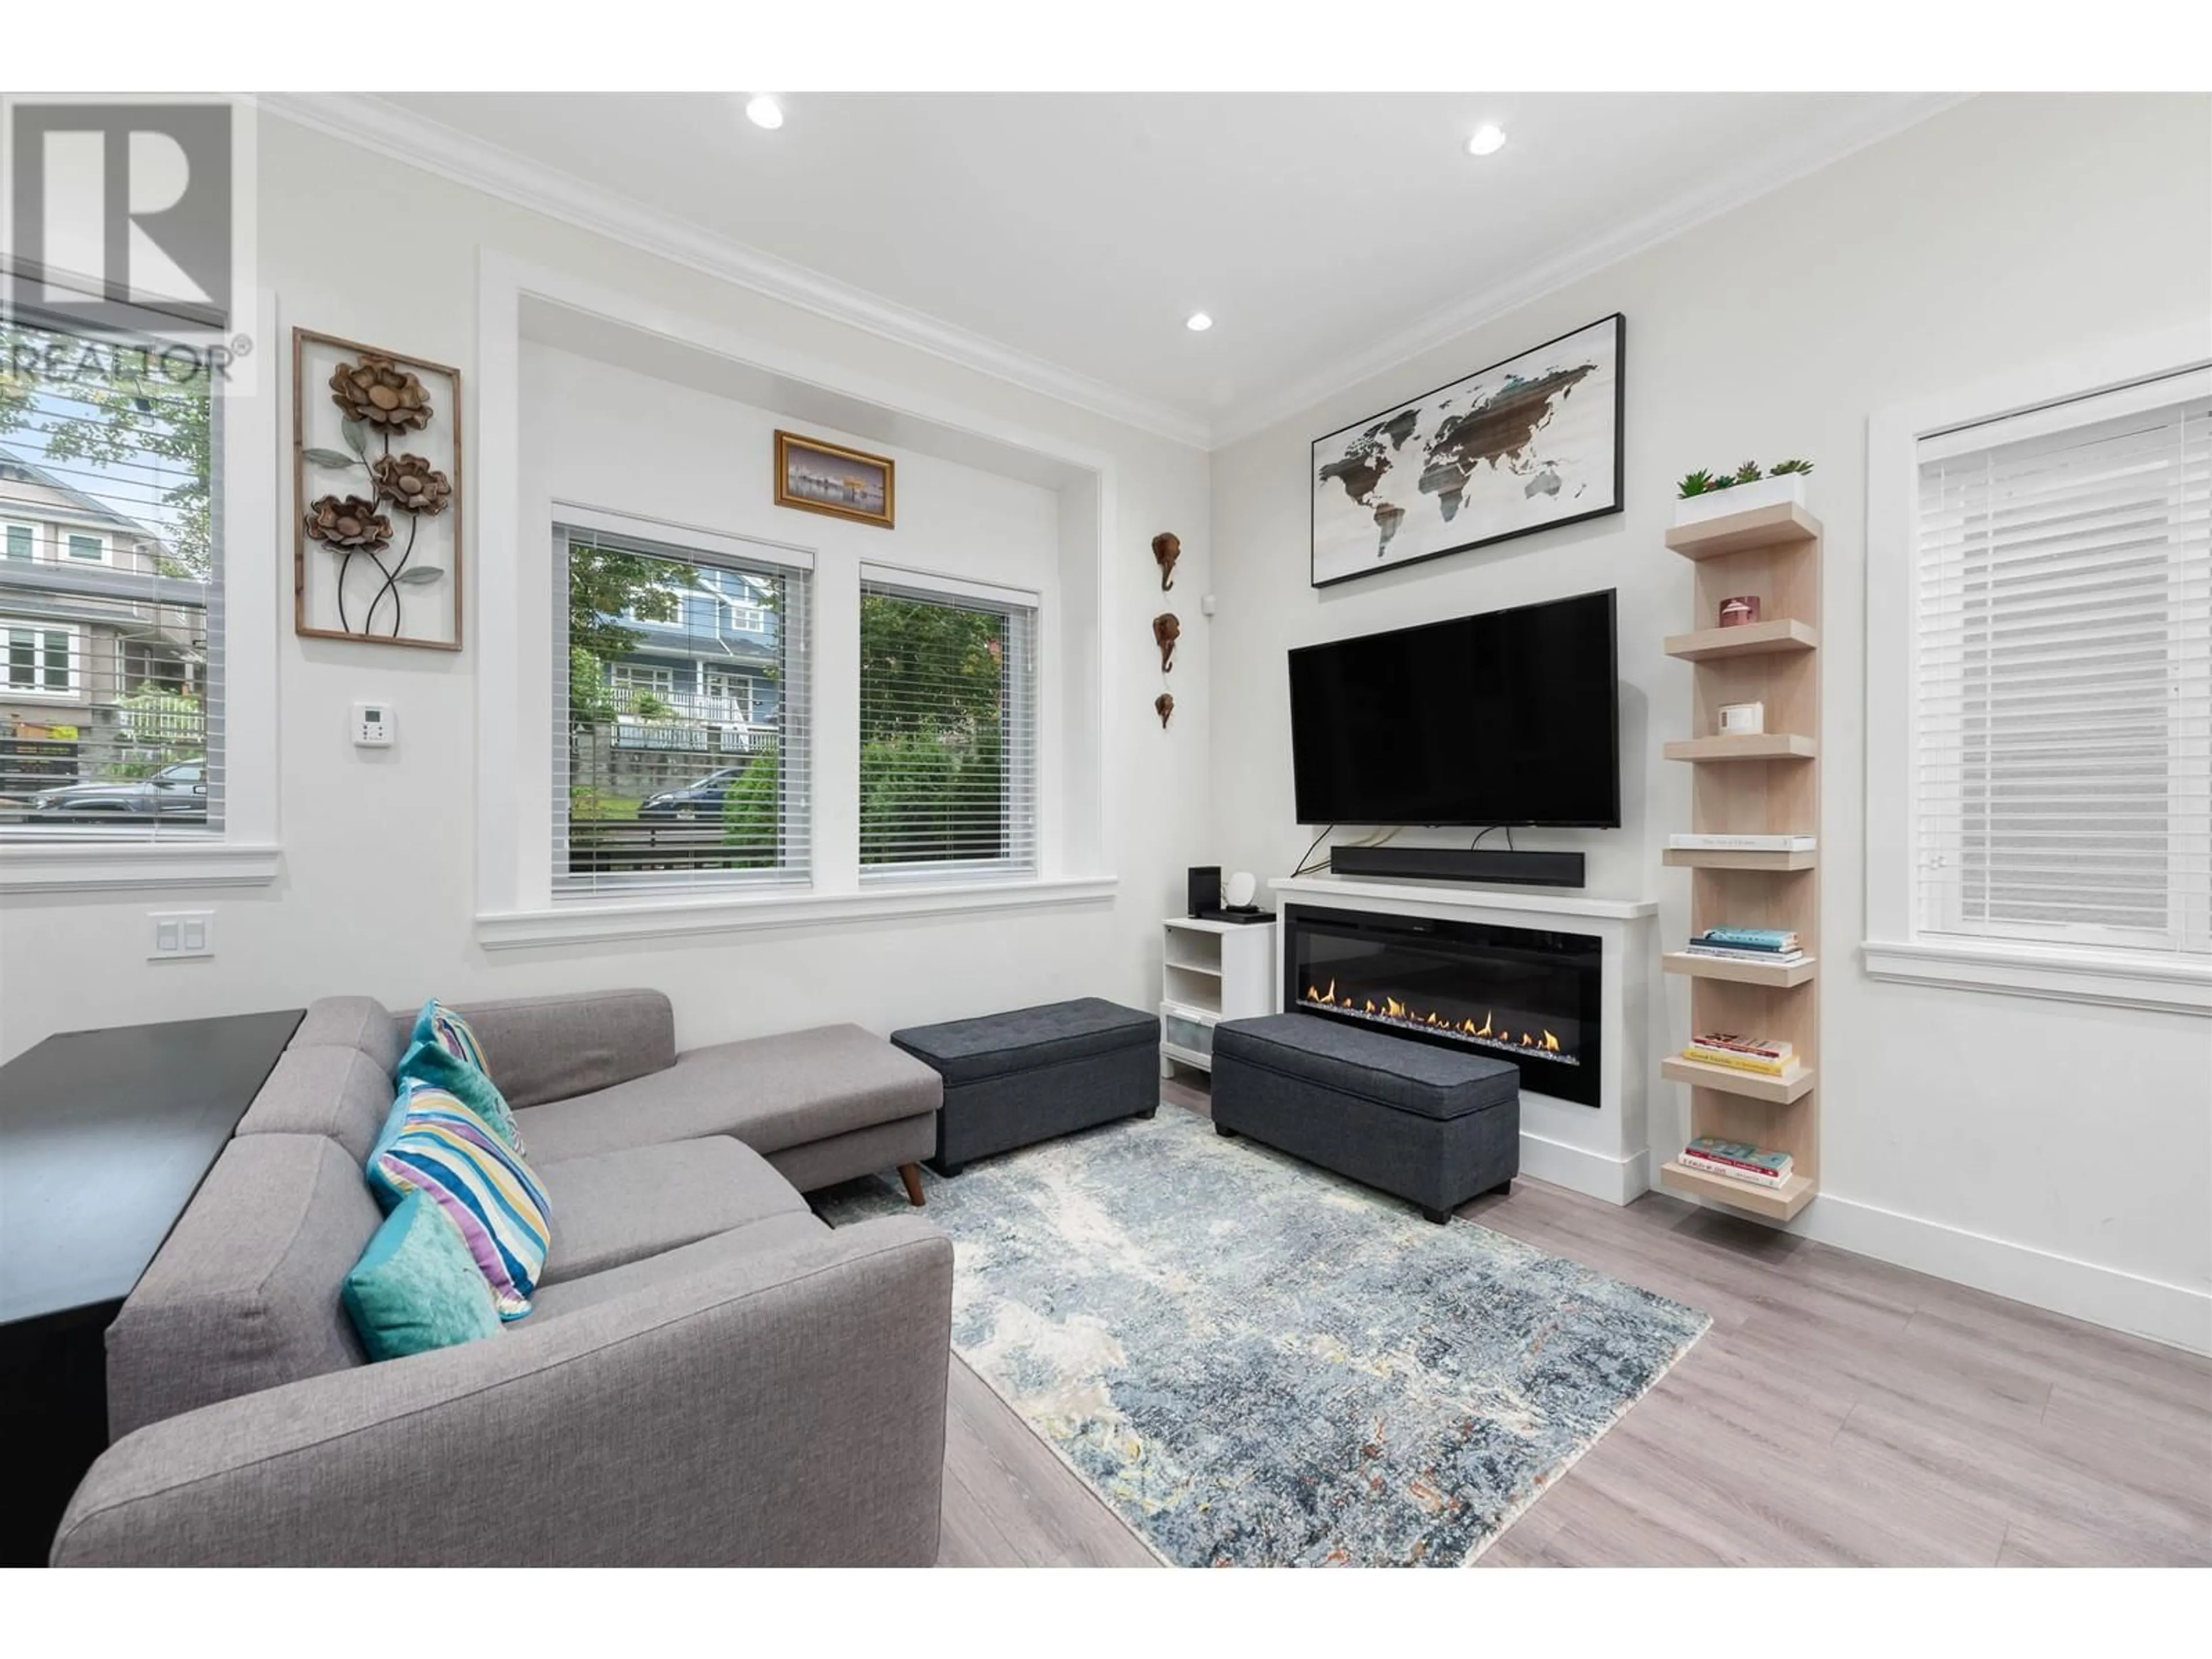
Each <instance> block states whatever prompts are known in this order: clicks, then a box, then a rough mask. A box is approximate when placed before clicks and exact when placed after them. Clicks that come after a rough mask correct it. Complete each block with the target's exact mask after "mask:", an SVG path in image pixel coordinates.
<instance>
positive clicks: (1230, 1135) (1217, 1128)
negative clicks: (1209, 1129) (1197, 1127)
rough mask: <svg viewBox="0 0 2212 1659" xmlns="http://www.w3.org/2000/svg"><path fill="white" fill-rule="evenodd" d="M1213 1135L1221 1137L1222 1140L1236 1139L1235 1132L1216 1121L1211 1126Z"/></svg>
mask: <svg viewBox="0 0 2212 1659" xmlns="http://www.w3.org/2000/svg"><path fill="white" fill-rule="evenodd" d="M1213 1133H1216V1134H1218V1135H1219V1136H1221V1137H1222V1138H1223V1139H1225V1140H1234V1139H1237V1131H1236V1130H1234V1129H1232V1128H1231V1127H1229V1126H1228V1125H1227V1124H1226V1123H1224V1122H1221V1121H1219V1120H1218V1119H1217V1120H1216V1121H1215V1122H1214V1125H1213Z"/></svg>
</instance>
